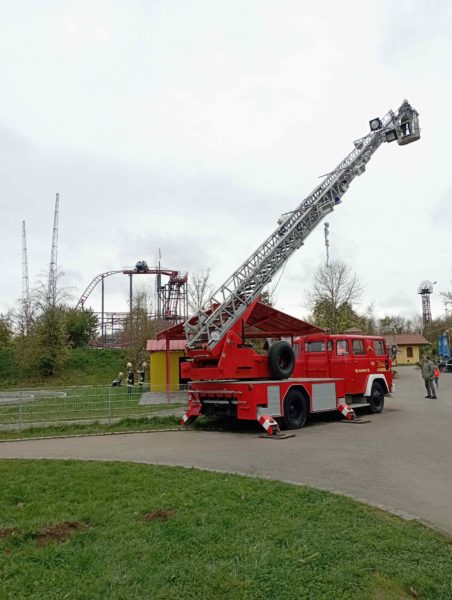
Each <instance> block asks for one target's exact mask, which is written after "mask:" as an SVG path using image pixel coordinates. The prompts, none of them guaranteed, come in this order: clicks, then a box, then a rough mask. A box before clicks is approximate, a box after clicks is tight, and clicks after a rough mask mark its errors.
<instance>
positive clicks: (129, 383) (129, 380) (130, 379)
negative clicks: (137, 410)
mask: <svg viewBox="0 0 452 600" xmlns="http://www.w3.org/2000/svg"><path fill="white" fill-rule="evenodd" d="M134 380H135V377H134V373H133V366H132V363H131V362H128V363H127V392H128V393H129V394H131V393H132V387H133V384H134Z"/></svg>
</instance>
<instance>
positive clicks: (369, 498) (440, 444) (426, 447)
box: [0, 367, 452, 535]
mask: <svg viewBox="0 0 452 600" xmlns="http://www.w3.org/2000/svg"><path fill="white" fill-rule="evenodd" d="M399 375H400V377H399V378H398V379H397V380H396V384H397V391H396V393H395V395H394V397H393V398H391V399H388V400H387V403H386V408H385V411H384V412H383V414H381V415H371V416H369V417H368V418H369V420H370V422H368V423H363V424H360V425H358V424H350V423H345V422H341V421H338V420H335V421H334V420H333V421H331V420H323V419H321V420H318V419H316V420H315V421H314V422H312V423H311V424H308V425H307V426H306V427H305V428H304V429H302V430H299V431H297V432H296V437H293V438H288V439H284V440H272V439H264V438H262V437H260V436H259V433H260V432H259V431H258V430H257V429H254V430H252V431H248V432H247V433H230V432H195V431H187V432H166V433H165V432H155V433H136V434H127V435H119V436H118V435H115V436H102V437H89V436H87V437H81V438H62V439H53V440H36V441H20V442H4V443H1V444H0V458H74V459H96V460H123V461H135V462H143V463H154V464H165V465H181V466H186V467H199V468H203V469H211V470H219V471H229V472H236V473H242V474H245V475H252V476H261V477H269V478H272V479H281V480H284V481H289V482H294V483H298V484H309V485H312V486H315V487H318V488H322V489H326V490H331V491H336V492H340V493H341V494H346V495H351V496H352V497H354V498H357V499H360V500H364V501H366V502H368V503H370V504H372V505H374V506H379V507H381V508H385V509H386V510H389V511H391V512H394V513H396V514H400V515H401V516H403V517H405V518H418V519H420V520H422V521H423V522H425V523H427V524H430V525H432V526H433V527H435V528H437V529H440V530H442V531H444V532H447V533H449V534H450V535H452V373H451V374H443V375H442V376H441V378H440V389H439V393H440V395H439V398H438V399H437V400H426V399H424V396H425V390H424V386H423V382H422V380H421V378H420V374H419V371H417V370H415V369H414V368H412V367H405V368H403V367H402V368H399Z"/></svg>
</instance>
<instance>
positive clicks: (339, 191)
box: [184, 100, 420, 356]
mask: <svg viewBox="0 0 452 600" xmlns="http://www.w3.org/2000/svg"><path fill="white" fill-rule="evenodd" d="M418 116H419V115H418V113H417V111H416V110H415V109H414V108H413V107H412V106H411V105H410V104H409V103H408V101H407V100H404V101H403V103H402V105H401V106H400V108H399V109H398V110H397V111H395V112H394V111H392V110H390V111H389V112H388V113H387V114H386V115H385V116H384V117H383V118H382V119H380V118H375V119H372V120H371V121H370V132H369V133H368V134H367V135H366V136H364V137H363V138H360V139H359V140H356V141H355V142H354V146H355V147H354V149H353V150H352V151H351V152H350V154H348V155H347V156H346V157H345V158H344V159H343V160H342V161H341V162H340V163H339V165H338V166H337V167H336V168H335V169H334V170H333V171H331V172H330V173H328V174H327V175H326V176H325V177H324V179H323V181H322V182H321V183H320V185H318V186H317V187H316V188H315V189H314V190H313V191H312V192H311V194H310V195H309V196H308V197H307V198H305V199H304V200H303V201H302V202H301V204H300V205H299V206H298V207H297V208H296V209H295V210H293V211H292V212H289V213H286V214H284V215H283V216H282V217H281V218H280V219H279V221H278V227H277V228H276V229H275V231H274V232H273V233H272V234H271V235H270V236H269V237H268V238H267V239H266V240H265V241H264V242H263V243H262V244H261V245H260V246H259V247H258V248H257V249H256V251H255V252H253V254H251V256H250V257H249V258H248V259H247V260H246V261H245V262H244V263H243V264H242V265H241V266H240V267H239V268H238V269H237V270H236V271H235V272H234V273H233V274H232V275H231V276H230V277H229V278H228V279H227V280H226V281H225V283H223V285H221V286H220V287H219V288H218V290H216V291H215V292H214V294H213V295H212V296H211V297H210V299H209V300H208V301H207V303H206V304H205V305H204V306H203V307H202V308H201V309H200V310H199V311H198V312H197V313H196V314H195V315H193V316H192V317H191V318H190V319H188V321H186V322H185V324H184V329H185V335H186V338H187V350H188V351H189V354H191V355H192V356H193V355H196V354H199V352H200V351H202V352H203V354H204V355H205V353H207V354H215V353H216V351H217V350H218V347H219V343H220V341H221V340H222V339H223V338H224V337H225V335H226V334H227V333H228V331H229V330H230V329H231V328H232V327H233V326H234V324H235V323H237V321H238V320H239V319H240V318H241V317H242V315H244V313H245V311H246V310H247V308H248V307H249V306H250V304H252V303H253V302H254V301H255V300H256V298H257V297H258V296H259V295H260V293H261V292H262V290H263V289H264V287H265V286H266V285H267V284H268V283H270V282H271V281H272V279H273V278H274V277H275V275H276V274H277V272H278V271H279V270H280V269H281V268H282V267H283V265H284V264H285V262H286V261H287V260H288V258H289V257H290V256H291V255H292V254H293V253H294V252H295V250H297V249H298V248H300V247H301V246H302V245H303V244H304V241H305V240H306V238H307V237H308V235H309V234H310V233H311V232H312V231H313V230H314V229H315V227H317V225H318V224H319V223H320V222H321V220H322V219H323V218H324V217H325V216H326V215H327V214H328V213H330V212H331V211H332V210H333V209H334V207H335V206H336V205H337V204H340V202H341V199H342V196H343V195H344V194H345V192H346V191H347V190H348V187H349V185H350V183H351V182H352V181H353V179H355V177H357V176H359V175H362V174H363V173H364V171H365V168H366V165H367V163H368V162H369V160H370V159H371V158H372V156H373V154H374V153H375V152H376V151H377V149H378V148H379V147H380V146H381V144H382V143H383V142H385V141H386V142H393V141H397V143H398V144H399V145H401V146H403V145H406V144H409V143H411V142H414V141H416V140H418V139H420V129H419V119H418Z"/></svg>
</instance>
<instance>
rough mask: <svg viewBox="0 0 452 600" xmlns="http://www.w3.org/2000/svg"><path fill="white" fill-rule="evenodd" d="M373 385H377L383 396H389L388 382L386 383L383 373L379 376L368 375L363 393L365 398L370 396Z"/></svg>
mask: <svg viewBox="0 0 452 600" xmlns="http://www.w3.org/2000/svg"><path fill="white" fill-rule="evenodd" d="M374 383H379V384H380V385H381V386H382V388H383V391H384V393H385V394H389V393H390V390H389V385H388V382H387V381H386V377H385V375H384V374H383V373H381V374H375V373H374V374H373V375H369V377H368V378H367V384H366V391H365V392H364V395H365V396H370V395H371V393H372V386H373V384H374Z"/></svg>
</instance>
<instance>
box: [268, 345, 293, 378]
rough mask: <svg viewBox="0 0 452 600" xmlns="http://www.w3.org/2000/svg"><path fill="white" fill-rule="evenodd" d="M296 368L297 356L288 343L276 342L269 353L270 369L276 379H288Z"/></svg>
mask: <svg viewBox="0 0 452 600" xmlns="http://www.w3.org/2000/svg"><path fill="white" fill-rule="evenodd" d="M294 367H295V354H294V352H293V350H292V346H291V345H290V344H289V343H288V342H283V341H281V342H276V343H275V344H273V345H272V346H270V350H269V351H268V368H269V371H270V374H271V376H272V377H274V378H275V379H288V378H289V377H290V376H291V375H292V372H293V370H294Z"/></svg>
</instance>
